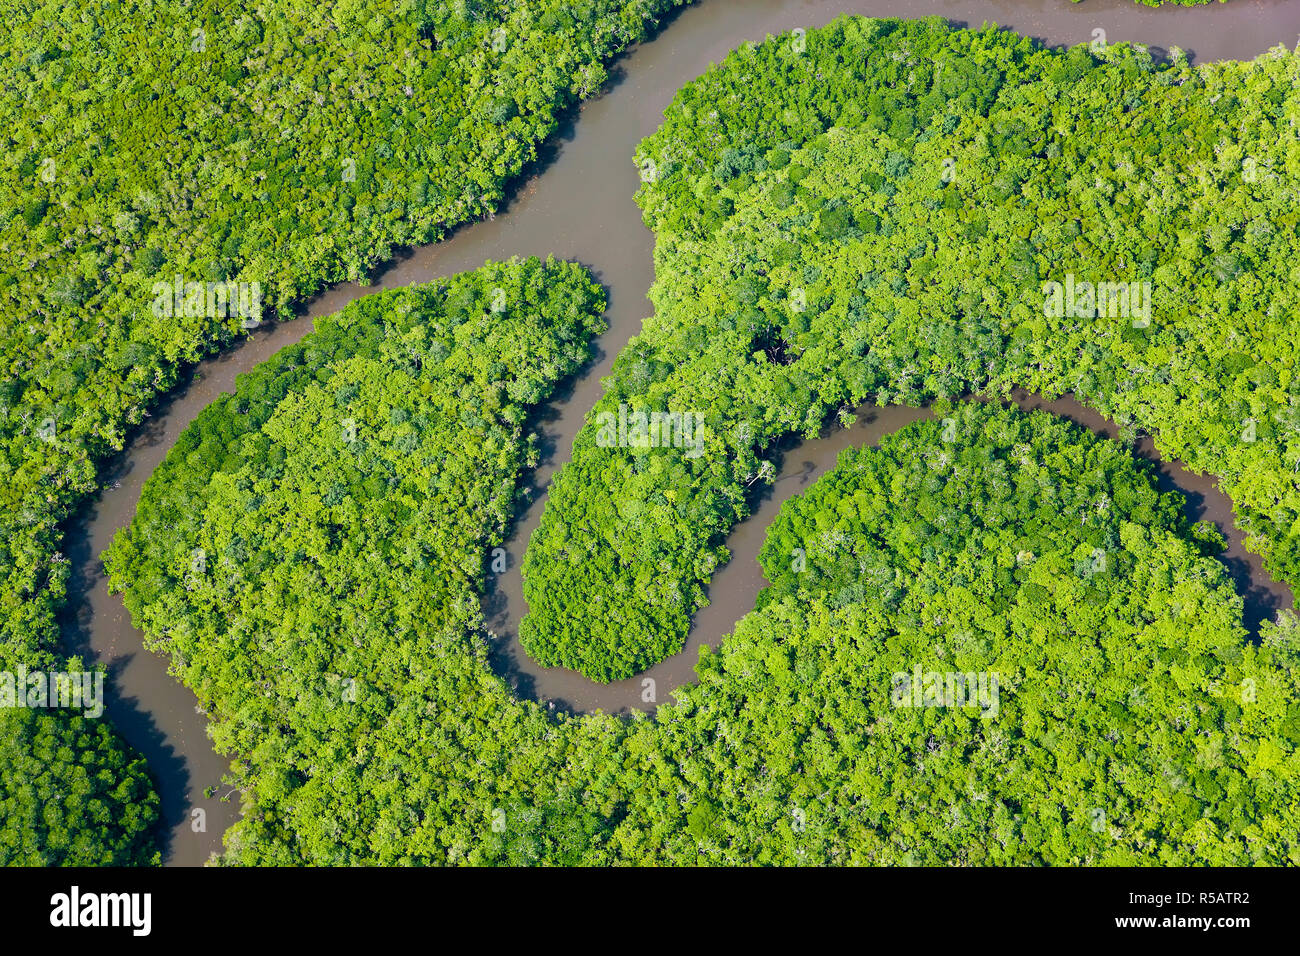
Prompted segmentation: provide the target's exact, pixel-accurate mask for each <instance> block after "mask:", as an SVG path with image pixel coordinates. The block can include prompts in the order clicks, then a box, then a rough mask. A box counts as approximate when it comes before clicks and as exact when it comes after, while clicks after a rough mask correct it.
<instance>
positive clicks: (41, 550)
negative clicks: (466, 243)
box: [0, 0, 680, 852]
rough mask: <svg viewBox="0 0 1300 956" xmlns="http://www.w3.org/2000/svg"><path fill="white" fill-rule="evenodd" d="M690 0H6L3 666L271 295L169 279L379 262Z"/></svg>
mask: <svg viewBox="0 0 1300 956" xmlns="http://www.w3.org/2000/svg"><path fill="white" fill-rule="evenodd" d="M678 2H680V0H577V2H574V0H547V2H536V0H528V2H524V0H456V2H451V3H444V2H441V0H399V2H381V0H344V2H339V3H329V4H319V3H310V2H299V0H272V2H269V3H262V4H258V5H256V6H253V7H234V8H232V7H231V5H230V4H225V3H218V2H215V0H198V2H193V3H191V2H188V0H187V2H179V0H160V2H152V0H151V2H141V0H92V2H88V3H79V4H76V5H74V6H70V5H69V4H67V3H63V2H52V0H4V2H2V3H0V17H3V20H4V22H5V28H6V34H5V39H6V42H5V44H4V47H3V50H0V81H2V85H3V87H4V89H5V91H6V95H5V96H4V97H3V98H2V99H0V128H2V129H3V133H0V139H2V140H3V143H4V147H5V148H4V149H3V150H0V316H2V318H0V356H2V357H3V368H2V369H0V445H2V446H3V452H2V453H0V669H3V668H6V667H9V668H12V667H14V666H16V665H17V664H18V663H20V662H21V663H25V664H27V665H30V666H40V665H42V664H44V663H48V662H49V661H50V660H51V659H52V658H53V655H54V654H55V653H56V652H57V648H58V626H57V623H56V614H57V612H58V609H59V607H60V605H61V604H62V602H63V600H64V597H65V593H66V582H67V574H68V566H67V562H66V560H65V559H64V557H63V555H62V554H61V553H60V551H59V545H60V539H61V537H62V530H61V522H63V521H64V520H65V519H66V518H67V517H68V515H69V514H70V513H71V510H72V508H73V507H75V505H76V504H77V502H78V501H79V500H81V499H82V498H83V497H84V495H86V494H87V493H88V492H91V491H93V490H94V488H95V485H96V467H97V465H98V463H99V462H100V461H101V460H102V459H103V458H104V456H105V455H106V454H108V453H110V452H112V451H114V450H116V449H119V448H121V447H122V444H123V442H124V439H125V436H126V434H127V432H128V430H129V429H130V428H131V427H132V426H133V425H136V424H138V423H139V422H140V421H141V420H142V418H143V417H144V416H145V415H147V414H148V409H149V406H150V404H151V403H152V401H153V400H154V399H155V397H156V396H158V395H159V394H160V393H162V392H163V391H165V390H166V389H167V388H169V387H170V386H172V385H173V384H174V383H175V382H176V380H177V378H178V375H179V374H180V372H181V371H182V369H183V368H184V367H185V365H186V364H187V363H190V362H192V361H194V360H195V359H197V358H198V357H199V356H201V355H202V354H204V353H205V352H207V351H209V350H211V349H213V348H216V347H219V346H221V345H224V344H226V343H228V342H230V341H232V340H233V339H234V338H236V337H237V336H239V335H240V334H242V331H243V329H244V327H245V325H246V324H247V323H246V320H248V323H251V321H252V320H253V318H254V316H240V315H233V314H226V315H222V314H213V313H209V312H208V311H207V310H205V309H197V310H195V311H196V312H199V313H202V314H194V313H193V312H187V313H185V314H175V315H172V314H163V315H159V314H156V313H155V311H154V310H153V308H152V306H153V305H154V302H155V293H154V291H153V286H154V284H155V283H157V282H160V281H162V282H171V281H173V278H174V277H175V276H181V277H182V278H183V280H185V281H190V282H210V281H220V280H230V281H234V282H241V283H245V284H251V283H253V282H257V283H260V284H261V288H260V292H261V299H262V302H263V305H264V308H265V315H266V318H267V319H269V318H270V317H271V313H272V312H273V311H274V310H279V309H282V308H283V307H285V306H286V305H288V304H289V303H291V302H294V301H296V300H300V299H301V298H303V297H305V296H307V295H310V294H311V293H313V292H315V291H317V290H319V289H321V288H322V287H324V286H325V285H326V284H328V283H331V282H335V281H339V280H344V279H352V280H362V281H364V279H365V276H366V273H367V270H369V269H370V268H371V267H372V266H374V265H375V264H376V263H379V262H382V261H384V260H386V259H388V258H389V257H390V256H391V253H392V250H393V249H394V248H395V247H397V246H399V245H402V244H407V243H420V242H427V241H430V240H433V239H437V238H440V237H441V236H443V235H444V234H445V233H446V231H447V230H448V229H449V228H450V227H451V226H454V225H455V224H457V223H460V222H464V221H466V220H469V219H472V218H474V217H477V216H481V215H484V214H487V213H488V212H490V211H491V210H493V209H494V208H496V207H497V206H498V205H499V203H500V201H501V199H502V196H503V194H504V189H505V187H506V184H507V182H508V180H509V178H510V177H511V176H514V175H516V174H517V173H519V172H520V170H521V169H522V168H523V166H524V165H525V164H526V163H527V162H528V161H529V160H531V159H533V158H535V156H536V155H537V146H538V144H539V143H540V142H541V141H542V140H543V139H544V138H545V137H547V136H548V135H550V134H551V133H552V132H553V131H554V130H555V128H556V125H557V114H558V112H559V111H560V110H562V109H563V108H565V107H567V106H569V105H571V104H572V103H574V102H576V101H577V100H578V99H581V98H583V97H586V96H588V95H590V94H592V93H594V92H595V91H597V90H598V89H599V88H600V87H601V85H602V84H603V83H604V81H605V75H606V74H605V70H604V64H605V63H606V62H607V61H608V60H609V59H610V58H611V57H612V56H614V55H615V54H616V53H617V52H618V51H620V50H622V49H624V48H625V47H626V46H627V45H628V44H629V43H632V42H634V41H636V40H638V39H640V38H641V37H643V36H644V35H645V33H646V31H647V30H650V29H652V28H653V26H654V24H655V23H656V20H657V18H658V17H659V16H660V15H661V14H662V13H663V12H665V11H667V10H668V9H670V8H672V7H673V6H675V5H676V4H677V3H678ZM246 287H247V286H246ZM249 298H250V299H252V296H251V295H250V296H249ZM226 311H228V310H226ZM52 719H54V718H52ZM43 726H44V725H43ZM47 729H48V728H47ZM51 732H52V731H51ZM59 733H60V734H62V735H65V736H68V737H69V739H71V738H72V737H73V736H75V734H76V733H77V731H76V730H75V729H74V728H71V727H68V728H64V729H63V730H61V731H59ZM27 739H28V738H24V740H27ZM21 743H22V741H19V740H17V739H16V740H14V741H12V742H10V744H11V745H13V746H18V745H20V744H21ZM117 746H119V745H115V746H114V747H113V748H110V751H111V752H110V753H106V754H105V759H106V760H110V761H111V760H114V759H117V757H116V756H114V754H117V749H116V747H117ZM118 756H120V755H118ZM131 765H132V766H134V764H131ZM6 783H7V781H6ZM73 785H74V781H72V780H69V781H68V782H67V784H66V786H69V787H70V786H73ZM5 805H6V806H8V805H9V804H8V803H6V804H5ZM119 816H120V817H121V818H122V819H123V820H129V819H132V818H131V817H130V815H128V814H120V815H119ZM0 825H4V826H11V825H17V824H15V823H13V822H11V821H6V822H4V823H3V824H0ZM113 839H115V838H111V837H109V836H108V835H107V834H106V840H108V841H109V842H108V843H106V846H107V845H109V844H110V843H111V842H112V840H113ZM51 852H53V851H51Z"/></svg>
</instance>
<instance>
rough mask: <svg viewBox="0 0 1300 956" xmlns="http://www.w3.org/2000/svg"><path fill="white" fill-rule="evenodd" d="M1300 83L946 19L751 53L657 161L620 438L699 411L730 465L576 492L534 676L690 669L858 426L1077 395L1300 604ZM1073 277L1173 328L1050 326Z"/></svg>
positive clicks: (590, 465)
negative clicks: (741, 552) (1299, 317)
mask: <svg viewBox="0 0 1300 956" xmlns="http://www.w3.org/2000/svg"><path fill="white" fill-rule="evenodd" d="M1298 81H1300V57H1298V56H1297V55H1295V54H1291V53H1288V52H1287V51H1286V50H1284V49H1282V48H1278V49H1277V50H1275V51H1273V52H1271V53H1269V54H1267V55H1265V56H1263V57H1261V58H1259V59H1258V60H1256V61H1254V62H1250V63H1233V62H1228V63H1217V64H1207V65H1204V66H1199V67H1196V68H1191V67H1189V66H1188V65H1187V63H1186V61H1185V60H1184V59H1183V58H1182V57H1181V56H1176V57H1175V58H1174V60H1173V61H1172V62H1170V63H1167V64H1157V63H1155V62H1153V61H1152V58H1151V57H1150V55H1149V54H1148V53H1147V52H1146V51H1145V50H1143V49H1140V48H1136V49H1135V48H1129V47H1127V46H1123V45H1116V46H1111V47H1109V48H1108V49H1107V50H1106V51H1104V52H1102V53H1097V54H1094V53H1092V52H1090V50H1089V49H1088V48H1087V47H1082V46H1081V47H1076V48H1073V49H1071V50H1068V51H1049V50H1045V49H1043V48H1042V47H1041V46H1039V45H1038V44H1036V43H1034V42H1032V41H1030V40H1028V39H1025V38H1022V37H1019V36H1016V35H1015V34H1011V33H1007V32H1004V31H998V30H995V29H992V28H987V29H983V30H979V31H969V30H958V29H952V28H950V27H949V26H947V25H946V24H945V23H944V22H943V21H939V20H934V19H931V20H920V21H889V20H866V19H857V18H844V19H841V20H838V21H836V22H835V23H833V24H831V25H830V26H828V27H827V28H825V29H823V30H820V31H815V32H809V33H808V34H807V35H806V36H803V35H796V36H784V37H777V38H769V40H768V41H767V42H765V43H763V44H760V45H752V44H751V45H746V46H744V47H741V48H740V49H739V50H737V51H735V52H733V53H732V54H731V55H730V56H729V57H728V58H727V59H726V61H725V62H724V63H723V64H722V65H721V66H719V67H717V68H715V69H713V70H711V71H709V72H708V73H706V74H705V75H704V76H702V77H701V78H699V79H698V80H697V81H695V82H693V83H691V84H689V85H688V86H687V87H686V88H685V89H683V90H682V91H681V93H680V94H679V95H678V97H677V98H676V100H675V101H674V103H673V105H672V106H671V107H670V108H669V110H668V111H667V113H666V120H665V122H664V124H663V126H662V128H661V129H660V130H659V131H658V132H657V133H656V134H655V135H653V136H651V137H650V138H649V139H648V140H646V141H645V142H644V143H643V144H642V146H641V148H640V151H639V153H638V157H637V159H638V162H639V164H640V165H641V168H642V170H643V171H644V173H645V176H644V178H645V179H646V180H647V181H646V184H645V185H644V187H643V188H642V190H641V192H640V194H639V201H640V203H641V205H642V207H643V209H644V215H645V220H646V222H647V224H648V225H649V226H650V227H651V228H652V229H653V230H654V232H655V235H656V252H655V257H656V279H655V284H654V286H653V288H652V290H651V293H650V296H651V299H652V301H653V302H654V306H655V314H654V315H653V316H652V317H651V318H649V319H647V320H646V322H645V325H644V327H643V330H642V333H641V335H640V336H639V337H637V338H636V339H634V340H633V341H632V342H631V343H630V344H629V346H628V347H627V349H626V350H625V351H624V352H623V354H622V355H621V356H620V357H619V359H618V361H617V362H616V364H615V368H614V371H613V373H612V375H611V377H610V380H609V386H608V389H607V393H606V395H605V397H604V398H603V400H602V401H601V402H599V403H598V404H597V406H596V408H595V411H594V413H593V414H594V415H595V416H598V415H600V414H602V413H605V412H610V413H613V412H614V411H616V410H617V409H618V408H619V406H620V405H624V406H627V407H628V408H630V409H640V410H646V411H662V410H667V409H672V410H676V411H694V412H696V413H698V414H702V415H704V416H705V420H706V421H707V423H708V425H709V436H708V441H707V442H706V451H705V453H704V454H703V455H701V456H699V457H696V458H690V457H687V456H685V455H683V454H682V453H681V452H680V451H679V450H675V449H664V448H640V449H638V448H627V447H603V446H602V445H601V444H599V443H598V441H597V438H598V427H597V426H598V419H597V418H595V417H593V418H592V419H590V420H589V423H588V425H587V427H585V428H584V430H583V431H582V432H581V433H580V434H579V436H578V439H577V441H576V443H575V448H574V455H573V460H572V462H571V463H570V464H568V465H567V466H566V467H565V468H564V469H562V470H561V471H560V473H559V474H558V475H557V477H556V479H555V482H554V485H553V488H552V491H551V493H550V500H549V502H548V506H547V510H546V512H545V514H544V515H543V518H542V522H541V525H540V527H539V529H538V531H537V532H536V533H535V534H534V536H533V540H532V542H531V543H530V547H529V550H528V553H527V556H526V558H525V565H524V578H525V595H526V597H527V600H528V604H529V608H530V614H529V616H528V618H527V619H525V621H524V622H523V624H522V625H521V634H522V636H523V638H524V642H525V646H526V647H527V648H528V650H529V652H530V653H531V654H532V655H533V656H534V657H535V658H536V659H537V660H539V661H540V662H542V663H544V664H548V665H554V664H563V665H565V666H568V667H571V668H575V669H578V670H581V671H582V672H583V673H585V674H587V675H589V676H591V677H593V678H596V679H599V680H609V679H612V678H619V677H626V676H628V675H631V674H635V673H636V672H638V671H639V670H641V669H642V668H644V667H646V666H647V665H649V664H651V663H653V662H655V661H658V660H660V659H662V658H663V657H665V656H667V655H668V654H671V653H673V652H675V651H677V650H678V649H679V648H680V647H681V646H682V643H683V641H684V639H685V637H686V633H687V630H688V627H689V621H690V618H691V615H692V613H693V612H694V611H695V609H696V608H697V607H699V606H700V605H701V604H702V603H703V601H704V590H703V587H704V584H705V583H706V582H707V580H708V578H709V576H710V574H711V572H712V570H713V568H714V567H715V566H716V565H717V563H718V562H719V561H720V560H721V559H723V558H724V557H725V555H724V553H723V549H722V548H721V544H720V543H721V541H722V540H723V537H724V535H725V533H726V532H727V531H728V530H729V529H730V528H731V527H732V526H733V525H734V523H735V522H736V521H737V520H738V519H739V518H741V517H742V516H744V515H745V514H746V513H747V511H748V507H749V503H748V501H747V495H748V493H749V490H750V489H752V488H753V487H755V486H761V483H762V482H763V481H764V480H767V479H770V477H771V475H772V473H773V468H772V463H771V462H770V461H769V460H768V459H770V458H771V456H772V455H773V446H774V444H775V443H776V442H777V441H778V440H779V439H780V438H782V437H783V436H786V435H789V434H791V433H797V434H804V435H811V434H814V433H816V432H817V430H818V429H820V428H821V427H822V426H823V424H824V423H825V422H826V421H827V419H828V418H831V417H832V416H833V415H834V414H837V413H838V414H841V415H843V414H848V413H849V410H850V409H852V408H854V407H855V406H857V405H858V404H859V403H861V402H863V401H864V400H874V401H877V402H879V403H881V404H886V403H893V402H901V403H907V404H916V403H920V402H923V401H926V400H929V399H933V398H935V397H944V396H949V397H951V396H957V395H961V394H963V393H966V392H981V391H986V392H990V393H993V394H1005V393H1006V391H1007V390H1009V389H1010V388H1011V387H1012V386H1023V387H1026V388H1028V389H1030V390H1031V391H1036V392H1041V393H1044V394H1047V395H1056V394H1061V393H1064V392H1073V393H1074V394H1075V395H1076V396H1077V397H1078V398H1079V399H1080V400H1081V401H1083V402H1085V403H1086V404H1089V405H1091V406H1093V407H1095V408H1097V409H1099V410H1100V411H1102V412H1103V413H1105V414H1106V415H1107V416H1109V417H1110V418H1112V419H1114V420H1116V421H1118V422H1120V423H1121V425H1122V426H1124V428H1125V435H1126V437H1133V436H1134V435H1136V433H1137V432H1138V430H1139V429H1140V430H1142V431H1146V432H1150V433H1151V434H1153V435H1154V436H1155V438H1156V443H1157V446H1158V447H1159V449H1160V450H1161V452H1162V453H1163V454H1166V455H1168V456H1171V457H1178V458H1180V459H1182V460H1184V461H1186V462H1188V463H1189V464H1190V465H1191V466H1192V467H1193V468H1195V469H1197V470H1203V471H1209V472H1212V473H1214V474H1216V475H1218V476H1220V477H1221V481H1222V485H1223V488H1224V490H1225V491H1227V492H1228V493H1229V494H1230V495H1231V496H1232V498H1233V500H1234V502H1235V503H1236V507H1237V514H1238V519H1239V521H1240V523H1241V524H1242V525H1243V526H1244V527H1245V529H1246V530H1247V532H1248V539H1247V540H1248V544H1249V545H1250V546H1251V547H1252V548H1255V549H1258V550H1259V551H1261V552H1262V553H1263V554H1264V555H1265V556H1266V558H1267V560H1268V567H1269V568H1270V569H1271V571H1272V572H1273V573H1274V574H1275V576H1280V577H1283V578H1285V579H1286V580H1288V581H1291V582H1300V479H1298V478H1297V475H1298V474H1300V376H1298V375H1297V374H1296V372H1297V368H1296V359H1297V350H1298V348H1300V337H1297V336H1296V334H1295V319H1294V316H1295V315H1296V314H1298V313H1300V295H1298V293H1297V288H1298V285H1297V281H1296V280H1297V273H1296V268H1297V266H1296V262H1297V254H1296V253H1297V246H1298V245H1300V239H1298V238H1297V227H1298V224H1300V212H1298V211H1297V204H1296V194H1295V190H1294V187H1293V185H1290V184H1293V183H1294V181H1295V171H1296V169H1297V168H1300V147H1298V145H1297V130H1296V125H1295V119H1296V117H1297V115H1298V113H1300V111H1298V110H1297V105H1298V104H1297V97H1298V96H1300V94H1298V93H1297V90H1300V82H1298ZM1070 276H1075V277H1077V278H1078V279H1079V280H1081V281H1083V280H1086V281H1088V282H1093V283H1102V282H1116V283H1120V282H1123V283H1130V284H1131V285H1132V287H1133V288H1136V289H1141V288H1142V287H1143V285H1144V284H1147V288H1148V290H1149V294H1150V305H1151V309H1150V317H1149V321H1148V322H1146V323H1145V326H1144V325H1143V323H1141V322H1140V321H1139V320H1137V319H1136V318H1132V317H1121V316H1102V317H1098V316H1094V315H1091V314H1083V315H1079V316H1077V317H1072V316H1071V315H1070V314H1069V312H1068V311H1067V312H1065V313H1064V314H1063V315H1061V316H1059V317H1058V316H1053V315H1051V314H1049V310H1048V309H1047V308H1046V307H1045V306H1046V304H1047V303H1045V298H1046V297H1045V288H1046V283H1048V282H1049V281H1056V282H1060V283H1065V282H1067V281H1069V280H1070Z"/></svg>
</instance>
